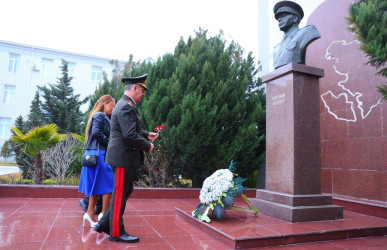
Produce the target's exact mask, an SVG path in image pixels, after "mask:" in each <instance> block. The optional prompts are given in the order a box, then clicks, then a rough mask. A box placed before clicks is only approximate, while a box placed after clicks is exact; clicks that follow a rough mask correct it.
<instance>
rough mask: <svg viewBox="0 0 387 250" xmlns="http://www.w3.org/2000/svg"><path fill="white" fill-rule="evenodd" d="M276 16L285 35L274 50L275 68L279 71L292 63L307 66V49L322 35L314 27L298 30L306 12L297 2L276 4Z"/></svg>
mask: <svg viewBox="0 0 387 250" xmlns="http://www.w3.org/2000/svg"><path fill="white" fill-rule="evenodd" d="M274 15H275V19H277V21H278V26H279V28H280V30H281V31H283V32H284V33H285V34H284V38H283V39H282V41H281V43H280V44H278V45H277V46H276V47H275V48H274V52H273V61H274V68H275V69H277V68H279V67H281V66H284V65H286V64H288V63H291V62H295V63H300V64H305V54H306V48H307V46H308V45H309V44H310V43H311V42H313V41H314V40H316V39H318V38H320V37H321V36H320V33H319V32H318V30H317V29H316V27H315V26H313V25H309V26H306V27H304V28H302V29H299V28H298V24H299V23H300V21H301V19H302V18H303V17H304V11H303V10H302V8H301V6H300V5H298V4H297V3H295V2H292V1H280V2H278V3H276V4H275V6H274Z"/></svg>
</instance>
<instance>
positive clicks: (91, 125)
mask: <svg viewBox="0 0 387 250" xmlns="http://www.w3.org/2000/svg"><path fill="white" fill-rule="evenodd" d="M92 127H93V117H91V123H90V126H89V131H88V132H87V133H88V134H89V138H87V142H89V140H91V136H90V131H91V128H92ZM97 144H98V146H97V156H99V142H98V141H97ZM86 145H87V143H86Z"/></svg>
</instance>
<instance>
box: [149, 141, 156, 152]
mask: <svg viewBox="0 0 387 250" xmlns="http://www.w3.org/2000/svg"><path fill="white" fill-rule="evenodd" d="M150 145H151V148H150V149H149V151H148V152H149V153H152V151H153V148H154V147H155V145H153V143H151V144H150Z"/></svg>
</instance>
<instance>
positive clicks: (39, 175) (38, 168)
mask: <svg viewBox="0 0 387 250" xmlns="http://www.w3.org/2000/svg"><path fill="white" fill-rule="evenodd" d="M42 181H43V165H42V154H41V153H40V152H39V153H37V154H36V157H35V176H34V182H35V184H42Z"/></svg>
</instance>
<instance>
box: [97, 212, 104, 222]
mask: <svg viewBox="0 0 387 250" xmlns="http://www.w3.org/2000/svg"><path fill="white" fill-rule="evenodd" d="M102 216H103V213H100V214H99V215H98V221H100V220H101V218H102Z"/></svg>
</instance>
